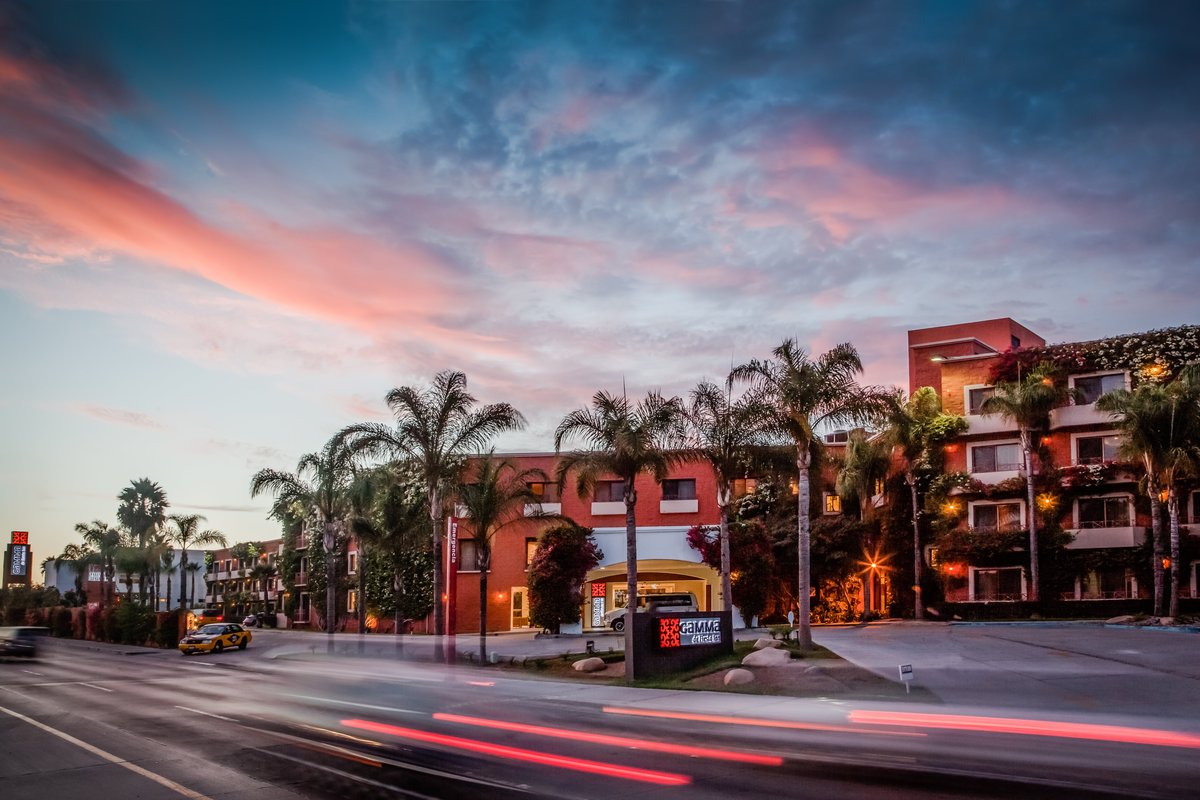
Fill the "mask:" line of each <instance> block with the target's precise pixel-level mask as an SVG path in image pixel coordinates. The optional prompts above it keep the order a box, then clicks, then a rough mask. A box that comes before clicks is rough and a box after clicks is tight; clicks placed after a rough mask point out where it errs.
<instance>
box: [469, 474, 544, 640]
mask: <svg viewBox="0 0 1200 800" xmlns="http://www.w3.org/2000/svg"><path fill="white" fill-rule="evenodd" d="M469 474H470V477H471V482H470V483H465V484H463V485H462V486H460V487H459V489H458V492H457V495H458V502H459V503H460V504H461V505H462V507H463V509H464V510H465V511H466V512H467V513H466V516H467V517H468V519H469V520H470V524H471V530H472V531H473V532H474V534H475V553H476V568H477V569H478V570H479V663H480V664H483V663H486V662H487V597H488V595H487V585H488V571H489V570H490V569H491V568H492V540H493V539H494V538H495V536H496V534H497V533H499V532H500V531H501V530H503V529H504V528H507V527H509V526H510V525H513V524H515V523H518V522H524V521H525V519H526V517H525V506H526V505H532V504H534V503H537V502H538V500H539V497H538V495H535V494H534V493H533V490H532V489H531V488H530V486H529V484H530V483H531V482H534V481H540V482H545V481H546V480H547V478H546V473H544V472H543V471H542V470H540V469H521V468H520V467H518V466H517V465H516V463H515V462H513V461H510V460H509V459H506V458H501V459H497V458H495V455H494V453H493V452H490V451H489V452H488V454H487V455H486V456H484V457H483V458H481V459H480V460H479V461H477V462H475V463H474V464H472V466H471V472H470V473H469ZM540 516H545V515H540ZM554 516H555V518H557V515H554Z"/></svg>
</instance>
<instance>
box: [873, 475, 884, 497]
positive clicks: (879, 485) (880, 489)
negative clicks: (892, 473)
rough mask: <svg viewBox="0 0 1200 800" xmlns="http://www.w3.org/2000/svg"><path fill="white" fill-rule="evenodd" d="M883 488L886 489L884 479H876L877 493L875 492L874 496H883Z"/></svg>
mask: <svg viewBox="0 0 1200 800" xmlns="http://www.w3.org/2000/svg"><path fill="white" fill-rule="evenodd" d="M883 487H884V482H883V478H876V479H875V492H874V494H875V495H876V496H878V495H881V494H883Z"/></svg>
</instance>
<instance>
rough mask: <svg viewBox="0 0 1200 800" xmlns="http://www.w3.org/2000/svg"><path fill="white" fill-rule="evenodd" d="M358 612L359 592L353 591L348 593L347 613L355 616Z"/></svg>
mask: <svg viewBox="0 0 1200 800" xmlns="http://www.w3.org/2000/svg"><path fill="white" fill-rule="evenodd" d="M355 611H358V592H357V591H355V590H354V589H351V590H350V591H349V592H347V593H346V612H347V613H350V614H353V613H354V612H355Z"/></svg>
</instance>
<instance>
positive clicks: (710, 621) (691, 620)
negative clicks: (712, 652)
mask: <svg viewBox="0 0 1200 800" xmlns="http://www.w3.org/2000/svg"><path fill="white" fill-rule="evenodd" d="M720 643H721V618H720V617H683V618H680V617H661V618H660V619H659V620H658V645H659V647H663V648H673V647H694V646H696V645H704V644H720Z"/></svg>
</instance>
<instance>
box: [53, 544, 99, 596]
mask: <svg viewBox="0 0 1200 800" xmlns="http://www.w3.org/2000/svg"><path fill="white" fill-rule="evenodd" d="M100 563H102V558H101V555H100V553H99V551H98V550H96V549H95V547H93V546H92V544H91V543H90V542H86V541H85V542H84V543H83V544H75V543H73V542H72V543H71V544H68V545H67V546H66V547H64V548H63V551H62V553H61V554H59V555H57V556H51V557H49V558H47V559H46V560H45V561H43V562H42V567H43V569H44V568H45V567H46V566H47V564H53V566H54V568H55V569H58V568H59V567H61V566H63V565H66V566H69V567H70V568H71V571H72V572H74V573H75V594H76V596H78V597H87V589H86V588H85V587H84V576H85V575H86V574H87V569H88V567H89V566H91V565H92V564H100Z"/></svg>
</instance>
